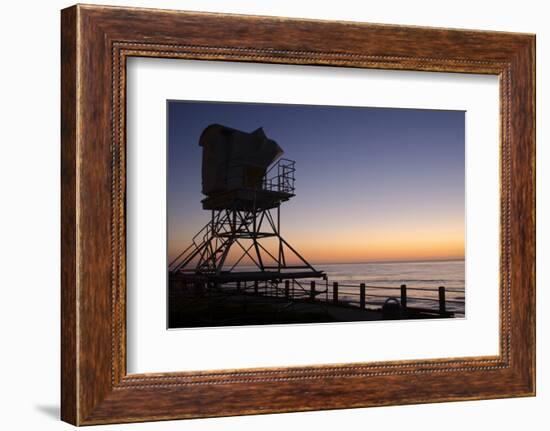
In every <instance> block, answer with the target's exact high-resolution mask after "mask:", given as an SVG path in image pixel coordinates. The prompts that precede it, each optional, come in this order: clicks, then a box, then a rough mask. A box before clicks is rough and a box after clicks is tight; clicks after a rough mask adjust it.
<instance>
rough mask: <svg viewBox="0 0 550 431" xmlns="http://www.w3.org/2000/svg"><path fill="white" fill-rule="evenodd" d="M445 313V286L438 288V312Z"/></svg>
mask: <svg viewBox="0 0 550 431" xmlns="http://www.w3.org/2000/svg"><path fill="white" fill-rule="evenodd" d="M446 311H447V307H446V304H445V286H439V312H440V313H441V314H444V313H445V312H446Z"/></svg>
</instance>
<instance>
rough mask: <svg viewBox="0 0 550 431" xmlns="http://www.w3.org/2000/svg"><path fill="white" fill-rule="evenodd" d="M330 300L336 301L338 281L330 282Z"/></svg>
mask: <svg viewBox="0 0 550 431" xmlns="http://www.w3.org/2000/svg"><path fill="white" fill-rule="evenodd" d="M332 302H334V303H337V302H338V282H337V281H335V282H333V283H332Z"/></svg>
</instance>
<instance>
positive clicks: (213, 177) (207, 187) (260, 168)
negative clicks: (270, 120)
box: [199, 124, 294, 209]
mask: <svg viewBox="0 0 550 431" xmlns="http://www.w3.org/2000/svg"><path fill="white" fill-rule="evenodd" d="M199 145H200V146H201V147H202V148H203V151H202V193H203V194H204V195H206V198H205V199H203V201H202V203H203V208H204V209H224V208H240V209H248V208H249V207H251V206H252V205H255V206H256V208H268V207H274V206H276V205H278V204H279V203H280V202H283V201H286V200H288V199H289V198H290V197H292V196H294V194H293V193H292V192H293V190H292V191H290V190H281V189H275V188H273V187H271V188H269V187H266V173H267V171H268V168H269V167H270V166H271V165H272V164H273V163H274V162H275V161H276V160H277V159H279V158H280V157H281V156H282V154H283V150H282V148H281V147H280V146H279V145H278V144H277V142H275V141H274V140H272V139H269V138H268V137H267V136H266V134H265V133H264V131H263V129H262V128H261V127H260V128H258V129H256V130H254V131H253V132H250V133H247V132H243V131H241V130H236V129H232V128H230V127H227V126H222V125H220V124H211V125H210V126H208V127H207V128H206V129H204V131H203V132H202V134H201V136H200V139H199Z"/></svg>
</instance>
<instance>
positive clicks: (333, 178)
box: [167, 101, 465, 263]
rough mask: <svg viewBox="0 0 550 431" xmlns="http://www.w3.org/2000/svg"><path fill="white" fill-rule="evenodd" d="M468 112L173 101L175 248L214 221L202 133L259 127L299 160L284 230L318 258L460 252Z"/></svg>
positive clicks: (171, 250)
mask: <svg viewBox="0 0 550 431" xmlns="http://www.w3.org/2000/svg"><path fill="white" fill-rule="evenodd" d="M464 121H465V117H464V112H463V111H440V110H413V109H394V108H391V109H388V108H354V107H327V106H306V105H272V104H243V103H215V102H185V101H169V102H168V184H167V190H168V192H167V193H168V255H169V258H170V257H172V256H174V255H175V254H176V253H177V252H178V250H181V249H183V248H185V247H186V246H187V244H188V243H189V241H190V239H191V237H192V236H193V235H194V234H195V233H196V232H197V231H198V230H199V229H200V228H201V227H202V226H203V225H204V224H205V223H206V222H207V221H208V219H209V212H208V211H204V210H202V208H201V204H200V201H201V199H202V198H203V196H202V194H201V147H199V144H198V141H199V136H200V134H201V132H202V131H203V129H204V128H205V127H206V126H208V125H209V124H212V123H219V124H223V125H226V126H229V127H232V128H235V129H240V130H243V131H247V132H251V131H253V130H255V129H257V128H258V127H263V128H264V131H265V133H266V135H267V136H268V137H269V138H271V139H274V140H275V141H277V143H278V144H279V145H280V146H281V147H282V148H283V150H284V151H285V154H284V157H286V158H289V159H292V160H295V161H296V169H297V171H296V197H294V198H293V199H291V200H290V201H289V202H286V203H284V204H283V206H282V210H281V211H282V231H283V236H284V237H285V238H286V239H287V240H288V241H289V242H290V243H291V244H292V245H293V246H295V247H296V248H297V249H298V250H299V251H300V252H301V253H302V254H303V255H304V256H305V257H306V258H307V259H309V260H311V261H312V262H319V263H322V262H364V261H376V260H414V259H448V258H463V257H464V212H465V207H464V199H465V194H464V193H465V190H464V185H465V184H464V182H465V181H464V180H465V176H464V174H465V173H464V156H465V154H464Z"/></svg>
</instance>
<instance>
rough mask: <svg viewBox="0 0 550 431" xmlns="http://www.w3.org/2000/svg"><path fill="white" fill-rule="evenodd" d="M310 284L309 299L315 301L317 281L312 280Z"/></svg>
mask: <svg viewBox="0 0 550 431" xmlns="http://www.w3.org/2000/svg"><path fill="white" fill-rule="evenodd" d="M309 285H310V290H309V299H311V300H312V301H315V281H312V282H311V283H310V284H309Z"/></svg>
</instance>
